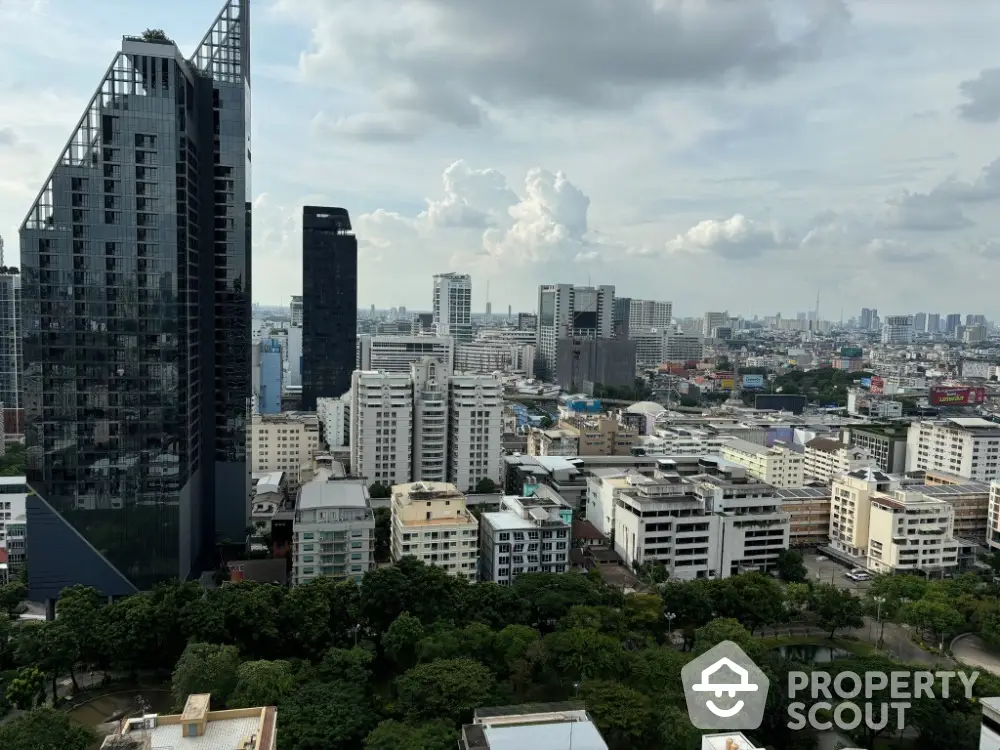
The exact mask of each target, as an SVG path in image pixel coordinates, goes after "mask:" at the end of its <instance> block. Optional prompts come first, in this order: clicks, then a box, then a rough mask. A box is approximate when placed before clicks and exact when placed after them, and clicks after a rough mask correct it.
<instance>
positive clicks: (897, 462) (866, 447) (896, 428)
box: [844, 424, 907, 474]
mask: <svg viewBox="0 0 1000 750" xmlns="http://www.w3.org/2000/svg"><path fill="white" fill-rule="evenodd" d="M844 437H845V438H846V440H847V442H849V443H850V444H851V445H853V446H854V447H856V448H860V449H861V450H863V451H864V452H865V453H867V454H868V455H869V456H871V459H872V461H874V462H875V465H876V466H878V468H879V469H880V470H881V471H883V472H884V473H886V474H902V473H903V472H905V471H906V440H907V427H906V425H902V424H869V425H864V426H863V427H851V428H849V429H847V430H844Z"/></svg>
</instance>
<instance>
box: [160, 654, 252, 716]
mask: <svg viewBox="0 0 1000 750" xmlns="http://www.w3.org/2000/svg"><path fill="white" fill-rule="evenodd" d="M239 667H240V652H239V651H237V650H236V647H235V646H220V645H218V644H215V643H191V644H188V647H187V648H186V649H184V653H183V654H181V658H180V660H178V662H177V666H176V667H175V668H174V674H173V678H172V679H171V682H170V692H171V694H172V695H173V697H174V707H175V708H176V709H177V710H180V709H182V708H183V707H184V702H185V701H186V700H187V697H188V696H189V695H191V694H192V693H211V694H212V707H213V709H218V708H222V707H224V706H225V705H226V702H227V701H228V700H229V696H230V695H232V693H233V690H235V689H236V684H237V682H238V677H237V672H238V670H239Z"/></svg>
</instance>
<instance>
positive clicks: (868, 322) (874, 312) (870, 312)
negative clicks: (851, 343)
mask: <svg viewBox="0 0 1000 750" xmlns="http://www.w3.org/2000/svg"><path fill="white" fill-rule="evenodd" d="M878 327H879V319H878V309H877V308H874V307H872V308H868V307H862V308H861V330H863V331H871V330H874V329H876V328H878Z"/></svg>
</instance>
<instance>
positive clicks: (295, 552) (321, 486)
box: [292, 471, 375, 584]
mask: <svg viewBox="0 0 1000 750" xmlns="http://www.w3.org/2000/svg"><path fill="white" fill-rule="evenodd" d="M374 567H375V516H374V514H373V512H372V508H371V501H370V500H369V499H368V488H367V487H366V486H365V480H363V479H357V478H346V477H345V478H338V477H333V476H331V475H330V474H329V473H327V472H323V471H320V472H318V473H317V475H316V477H315V478H314V479H312V480H311V481H309V482H307V483H306V484H304V485H302V487H301V488H300V489H299V496H298V502H297V503H296V507H295V520H294V521H293V525H292V582H293V583H294V584H299V583H305V582H307V581H311V580H312V579H314V578H317V577H319V576H329V577H331V578H341V579H343V578H350V579H351V580H354V581H358V582H360V581H361V579H362V577H363V576H364V574H365V573H367V572H368V571H369V570H372V569H373V568H374Z"/></svg>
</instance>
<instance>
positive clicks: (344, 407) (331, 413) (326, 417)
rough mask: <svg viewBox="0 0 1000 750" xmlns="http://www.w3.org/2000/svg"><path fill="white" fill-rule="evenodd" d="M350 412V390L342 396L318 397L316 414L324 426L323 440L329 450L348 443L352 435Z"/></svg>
mask: <svg viewBox="0 0 1000 750" xmlns="http://www.w3.org/2000/svg"><path fill="white" fill-rule="evenodd" d="M350 413H351V392H350V391H348V392H347V393H345V394H344V395H343V396H341V397H340V398H318V399H316V416H317V417H318V418H319V422H320V424H321V425H322V427H323V440H324V442H325V443H326V447H327V448H328V449H329V450H333V449H335V448H343V447H345V446H346V445H347V444H348V440H349V438H350V435H351V425H350V419H349V415H350Z"/></svg>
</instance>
